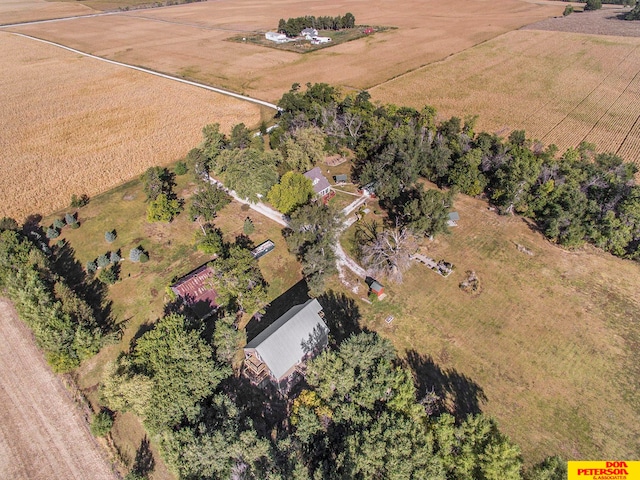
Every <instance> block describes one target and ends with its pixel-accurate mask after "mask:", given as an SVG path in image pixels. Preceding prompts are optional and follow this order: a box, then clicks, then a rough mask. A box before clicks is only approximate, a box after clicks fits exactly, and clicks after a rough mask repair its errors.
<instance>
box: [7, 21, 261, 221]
mask: <svg viewBox="0 0 640 480" xmlns="http://www.w3.org/2000/svg"><path fill="white" fill-rule="evenodd" d="M0 39H1V43H2V46H1V47H0V69H1V70H2V71H3V72H4V73H3V75H2V78H1V79H0V88H1V89H2V92H3V106H4V108H3V109H2V112H1V113H0V125H2V126H1V127H0V142H1V144H2V150H3V154H4V155H3V157H2V159H1V160H0V216H4V215H9V216H14V217H16V218H18V219H19V220H21V219H22V218H24V217H25V216H26V215H27V214H31V213H40V214H46V213H48V212H51V211H53V210H56V209H59V208H61V207H64V206H65V205H68V203H69V200H70V198H71V195H72V194H81V193H86V194H88V195H90V196H93V195H95V194H98V193H100V192H104V191H105V190H108V189H109V188H112V187H115V186H116V185H119V184H121V183H123V182H125V181H127V180H130V179H131V178H133V177H136V176H137V175H139V174H141V173H142V172H143V171H144V170H146V169H147V168H148V167H149V166H152V165H166V164H168V163H170V162H173V161H175V160H176V159H177V158H180V157H181V156H184V155H185V154H186V153H187V152H188V151H189V149H190V148H192V147H193V146H195V145H197V144H198V143H199V141H200V139H201V129H202V127H203V126H204V125H206V124H207V123H213V122H218V123H220V124H221V126H222V130H223V131H227V132H228V131H229V130H230V127H231V126H232V125H234V124H236V123H239V122H244V123H245V124H246V125H248V126H250V127H254V126H256V125H257V124H258V123H259V121H260V117H261V111H260V109H259V107H257V106H254V105H251V104H249V103H246V102H242V101H239V100H235V99H231V98H228V97H225V96H222V95H219V94H216V93H213V92H208V91H205V90H201V89H198V88H197V87H191V86H187V85H181V84H178V83H176V82H172V81H170V80H165V79H160V78H157V77H154V76H151V75H148V74H144V73H140V72H134V71H131V70H128V69H124V68H122V67H117V66H113V65H108V64H104V63H103V62H100V61H98V60H94V59H90V58H85V57H80V56H78V55H76V54H74V53H71V52H67V51H64V50H62V49H59V48H56V47H53V46H49V45H44V44H42V43H40V42H36V41H33V40H30V39H25V38H20V37H16V36H14V35H12V34H9V33H0Z"/></svg>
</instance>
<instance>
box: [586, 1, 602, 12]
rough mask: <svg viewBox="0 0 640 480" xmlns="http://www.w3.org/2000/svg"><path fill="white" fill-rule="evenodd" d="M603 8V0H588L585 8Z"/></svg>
mask: <svg viewBox="0 0 640 480" xmlns="http://www.w3.org/2000/svg"><path fill="white" fill-rule="evenodd" d="M601 8H602V0H587V4H586V5H585V7H584V9H585V11H587V10H600V9H601Z"/></svg>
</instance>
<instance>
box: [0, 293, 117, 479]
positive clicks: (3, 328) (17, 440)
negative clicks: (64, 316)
mask: <svg viewBox="0 0 640 480" xmlns="http://www.w3.org/2000/svg"><path fill="white" fill-rule="evenodd" d="M0 478H2V479H11V480H20V479H25V480H26V479H28V480H40V479H42V480H45V479H46V480H52V479H65V480H86V479H92V480H102V479H105V480H114V479H116V478H117V477H116V475H115V474H114V473H113V471H112V468H111V466H110V465H109V463H108V462H107V461H106V460H105V459H104V458H103V457H102V455H101V452H100V450H99V446H98V445H97V443H96V441H95V439H94V438H93V437H92V436H91V433H90V432H89V429H88V426H87V423H86V421H85V420H84V418H83V416H82V415H81V413H80V411H79V409H78V407H77V405H76V404H75V403H74V402H73V400H72V399H71V398H70V396H69V394H68V392H67V391H66V390H65V388H64V387H63V385H62V383H61V381H60V379H59V378H58V377H57V376H56V375H54V374H53V372H52V371H51V369H50V368H49V367H48V365H47V364H46V363H45V361H44V358H43V356H42V353H41V352H40V351H39V350H38V348H37V347H36V345H35V343H34V340H33V337H32V335H31V332H30V331H29V330H28V328H27V327H26V326H25V325H24V324H23V323H22V322H21V321H20V319H18V317H17V314H16V311H15V310H14V308H13V306H12V305H11V304H10V303H9V302H8V301H7V300H5V299H0Z"/></svg>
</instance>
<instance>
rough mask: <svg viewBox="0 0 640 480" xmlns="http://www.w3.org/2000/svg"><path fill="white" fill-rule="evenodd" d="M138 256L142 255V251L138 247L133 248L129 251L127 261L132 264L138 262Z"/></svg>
mask: <svg viewBox="0 0 640 480" xmlns="http://www.w3.org/2000/svg"><path fill="white" fill-rule="evenodd" d="M140 255H142V249H141V248H140V247H135V248H132V249H131V250H129V260H131V261H132V262H139V261H140Z"/></svg>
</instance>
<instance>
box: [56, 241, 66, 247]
mask: <svg viewBox="0 0 640 480" xmlns="http://www.w3.org/2000/svg"><path fill="white" fill-rule="evenodd" d="M56 247H58V248H62V247H64V240H58V241H57V242H56Z"/></svg>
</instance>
